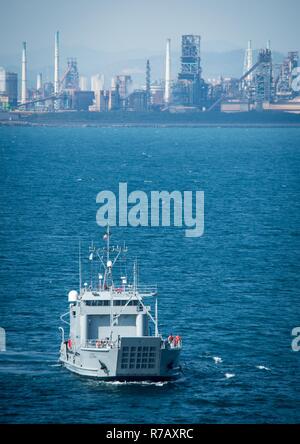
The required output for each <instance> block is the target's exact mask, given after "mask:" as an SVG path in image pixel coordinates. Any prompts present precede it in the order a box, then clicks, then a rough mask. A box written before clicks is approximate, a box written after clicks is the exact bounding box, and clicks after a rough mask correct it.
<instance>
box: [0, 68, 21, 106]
mask: <svg viewBox="0 0 300 444" xmlns="http://www.w3.org/2000/svg"><path fill="white" fill-rule="evenodd" d="M17 103H18V74H17V73H15V72H9V71H6V70H5V69H4V68H2V67H0V108H2V109H9V108H14V107H15V106H17Z"/></svg>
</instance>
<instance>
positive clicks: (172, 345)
mask: <svg viewBox="0 0 300 444" xmlns="http://www.w3.org/2000/svg"><path fill="white" fill-rule="evenodd" d="M161 348H162V349H168V350H170V349H177V350H179V349H181V348H182V340H179V341H178V342H175V341H169V340H168V339H165V340H164V341H162V344H161Z"/></svg>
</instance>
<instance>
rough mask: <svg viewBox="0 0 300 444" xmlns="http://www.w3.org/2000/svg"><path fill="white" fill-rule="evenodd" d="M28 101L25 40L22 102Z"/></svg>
mask: <svg viewBox="0 0 300 444" xmlns="http://www.w3.org/2000/svg"><path fill="white" fill-rule="evenodd" d="M26 102H27V54H26V42H23V50H22V84H21V103H26Z"/></svg>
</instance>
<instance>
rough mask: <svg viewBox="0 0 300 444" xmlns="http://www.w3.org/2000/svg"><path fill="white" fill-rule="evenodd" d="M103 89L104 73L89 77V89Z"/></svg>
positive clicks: (95, 90)
mask: <svg viewBox="0 0 300 444" xmlns="http://www.w3.org/2000/svg"><path fill="white" fill-rule="evenodd" d="M103 90H104V75H103V74H95V75H93V76H92V77H91V91H94V93H96V92H98V91H103Z"/></svg>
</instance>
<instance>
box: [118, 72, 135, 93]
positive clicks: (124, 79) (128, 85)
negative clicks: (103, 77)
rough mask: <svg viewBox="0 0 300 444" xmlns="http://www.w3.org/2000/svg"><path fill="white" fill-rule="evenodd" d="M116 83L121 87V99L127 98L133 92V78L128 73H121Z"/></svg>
mask: <svg viewBox="0 0 300 444" xmlns="http://www.w3.org/2000/svg"><path fill="white" fill-rule="evenodd" d="M116 83H117V85H118V87H119V94H120V98H121V99H126V98H127V97H128V96H129V94H130V93H131V92H132V78H131V76H128V75H120V76H117V77H116Z"/></svg>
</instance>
